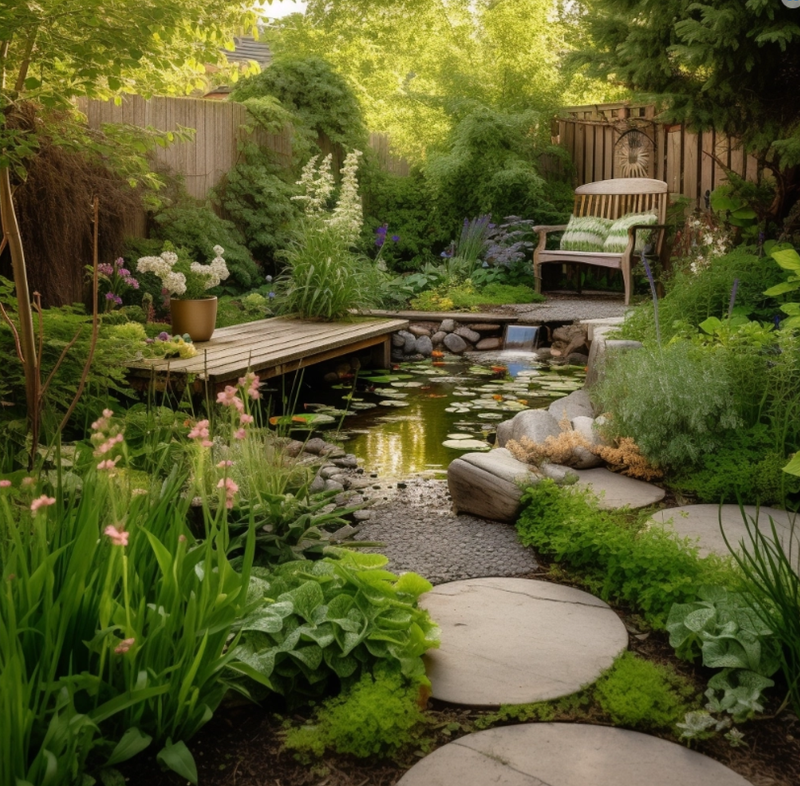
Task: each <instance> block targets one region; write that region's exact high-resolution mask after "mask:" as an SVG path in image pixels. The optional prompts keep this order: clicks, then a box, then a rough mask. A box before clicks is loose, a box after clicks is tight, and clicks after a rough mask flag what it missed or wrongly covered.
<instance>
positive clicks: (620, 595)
mask: <svg viewBox="0 0 800 786" xmlns="http://www.w3.org/2000/svg"><path fill="white" fill-rule="evenodd" d="M523 504H524V508H523V510H522V513H521V515H520V517H519V519H518V521H517V532H518V534H519V538H520V541H521V542H522V543H523V544H524V545H526V546H532V547H533V548H534V549H535V550H536V551H537V552H538V553H539V554H541V555H542V556H545V557H548V558H550V559H552V560H554V561H555V562H559V563H561V562H563V563H564V564H566V565H567V566H569V567H570V568H571V569H574V570H575V571H577V574H578V576H579V577H580V580H581V581H582V582H583V583H584V584H585V585H586V586H587V587H588V588H589V589H590V591H592V592H594V593H596V594H598V595H599V596H600V597H601V598H602V599H603V600H606V601H613V602H617V603H622V604H625V605H627V606H630V607H631V608H633V609H634V610H636V611H638V612H640V613H642V614H643V616H644V618H645V619H646V620H647V621H648V622H649V623H650V624H651V625H653V626H654V627H656V628H663V627H664V625H665V623H666V619H667V615H668V614H669V610H670V608H671V607H672V604H673V603H688V602H690V601H692V600H694V599H695V598H696V597H697V589H698V587H699V586H700V585H701V584H721V585H723V586H728V585H730V584H731V583H732V582H733V581H734V579H735V574H734V573H733V571H732V570H731V569H730V568H729V567H727V566H726V564H725V563H724V562H723V561H722V560H720V559H719V558H717V557H714V556H709V557H705V558H704V559H700V558H698V556H697V549H696V548H695V547H693V546H692V545H691V544H690V543H689V541H687V540H681V539H679V538H676V537H675V536H674V535H673V534H671V533H669V532H667V531H665V530H663V529H662V528H661V527H656V526H654V527H647V528H645V527H641V525H637V524H633V523H630V522H628V521H627V519H626V518H625V516H624V514H622V513H619V512H612V511H604V510H601V509H600V508H599V507H598V504H597V500H596V499H595V498H594V496H593V495H592V494H591V493H590V492H588V491H580V490H577V489H570V490H568V491H566V490H562V489H560V488H559V487H558V486H556V484H555V483H553V482H552V481H550V480H543V481H542V482H541V483H539V484H538V485H537V486H535V487H534V488H531V489H528V491H527V492H526V493H525V495H524V497H523Z"/></svg>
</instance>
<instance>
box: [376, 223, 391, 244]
mask: <svg viewBox="0 0 800 786" xmlns="http://www.w3.org/2000/svg"><path fill="white" fill-rule="evenodd" d="M388 231H389V225H388V224H382V225H381V226H379V227H378V228H377V229H376V230H375V245H376V246H377V247H378V248H381V247H382V246H383V244H384V243H385V242H386V233H387V232H388Z"/></svg>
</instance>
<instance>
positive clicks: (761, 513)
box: [652, 505, 800, 568]
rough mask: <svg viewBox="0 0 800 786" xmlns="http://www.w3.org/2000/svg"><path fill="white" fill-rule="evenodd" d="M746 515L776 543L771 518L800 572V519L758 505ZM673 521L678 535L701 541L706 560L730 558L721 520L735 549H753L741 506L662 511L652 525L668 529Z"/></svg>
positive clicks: (780, 539)
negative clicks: (794, 523)
mask: <svg viewBox="0 0 800 786" xmlns="http://www.w3.org/2000/svg"><path fill="white" fill-rule="evenodd" d="M744 512H745V514H746V515H747V517H748V519H750V520H754V521H755V522H756V525H757V526H758V529H759V531H760V532H762V533H763V534H764V535H765V536H766V537H767V538H769V540H770V541H772V527H771V526H770V523H769V520H770V518H771V519H772V520H773V521H774V522H775V529H776V531H777V533H778V540H779V541H780V542H781V545H782V546H783V548H784V550H785V551H786V552H787V554H788V553H789V550H790V548H791V553H792V557H793V561H794V564H795V568H799V567H800V517H795V515H794V514H792V513H788V512H787V511H785V510H777V509H776V508H757V507H756V506H755V505H745V506H744ZM795 518H797V529H795V530H794V532H793V522H794V520H795ZM670 519H671V520H672V525H671V526H672V528H673V530H674V531H675V533H676V534H678V535H680V536H681V537H686V538H694V539H697V541H698V543H697V546H698V551H699V553H700V556H702V557H705V556H708V555H709V554H719V555H720V556H723V557H727V556H729V555H730V551H728V547H727V546H726V545H725V539H724V538H723V537H722V532H721V531H720V520H721V521H722V527H723V528H724V530H725V535H726V536H727V538H728V540H729V541H730V544H731V545H732V546H736V545H739V547H741V546H742V545H744V546H749V545H750V543H751V539H750V537H749V536H748V534H747V528H746V526H745V523H744V520H743V519H742V514H741V511H740V510H739V506H738V505H722V506H720V505H684V506H683V507H680V508H666V509H665V510H660V511H658V513H656V514H655V515H654V516H653V518H652V521H653V522H655V523H656V524H660V525H661V526H664V525H666V524H667V522H668V521H669V520H670ZM790 544H791V546H790Z"/></svg>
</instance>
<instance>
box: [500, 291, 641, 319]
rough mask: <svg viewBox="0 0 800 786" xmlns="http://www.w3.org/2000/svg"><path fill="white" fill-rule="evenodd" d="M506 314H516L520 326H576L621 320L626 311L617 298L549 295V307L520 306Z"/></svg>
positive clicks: (608, 296)
mask: <svg viewBox="0 0 800 786" xmlns="http://www.w3.org/2000/svg"><path fill="white" fill-rule="evenodd" d="M502 310H503V311H504V312H506V313H517V314H518V315H519V324H523V325H524V324H530V325H538V324H541V323H542V322H574V321H575V320H579V319H605V318H606V317H621V316H624V314H625V312H626V311H627V306H625V304H624V303H623V300H622V296H621V295H618V294H616V293H615V294H614V295H608V294H592V295H589V294H585V295H582V296H567V295H555V294H553V295H548V297H547V302H546V303H521V304H518V305H513V306H503V309H502Z"/></svg>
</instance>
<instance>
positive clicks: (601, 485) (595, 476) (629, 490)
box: [574, 468, 665, 510]
mask: <svg viewBox="0 0 800 786" xmlns="http://www.w3.org/2000/svg"><path fill="white" fill-rule="evenodd" d="M574 472H575V474H576V475H577V476H578V484H577V485H578V486H580V487H583V488H589V489H591V490H592V491H593V492H594V493H595V494H596V495H597V497H598V500H599V502H600V507H601V508H604V509H605V510H616V509H617V508H624V507H626V506H627V507H629V508H645V507H647V506H648V505H655V504H656V502H661V500H662V499H664V494H665V492H664V489H662V488H659V487H658V486H655V485H653V484H652V483H645V482H644V481H643V480H636V479H635V478H629V477H627V475H620V474H618V473H616V472H611V471H610V470H607V469H604V468H598V469H576V470H574Z"/></svg>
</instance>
